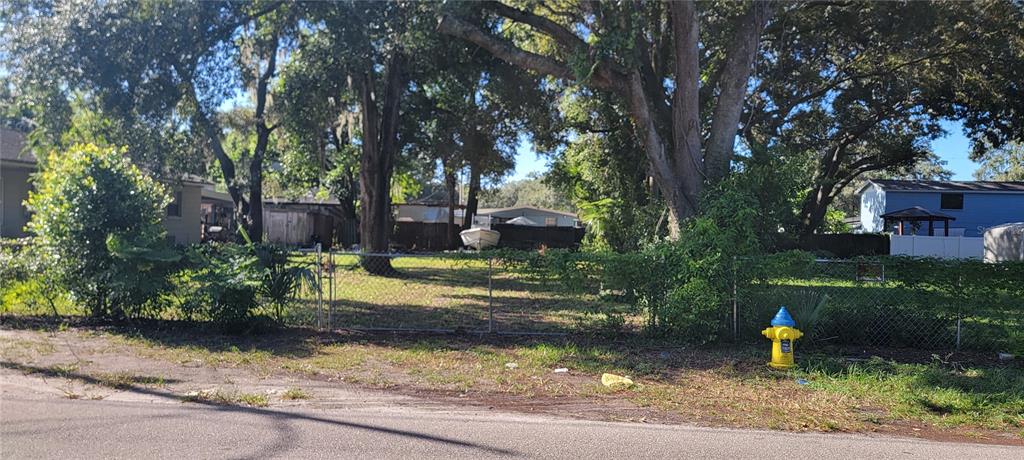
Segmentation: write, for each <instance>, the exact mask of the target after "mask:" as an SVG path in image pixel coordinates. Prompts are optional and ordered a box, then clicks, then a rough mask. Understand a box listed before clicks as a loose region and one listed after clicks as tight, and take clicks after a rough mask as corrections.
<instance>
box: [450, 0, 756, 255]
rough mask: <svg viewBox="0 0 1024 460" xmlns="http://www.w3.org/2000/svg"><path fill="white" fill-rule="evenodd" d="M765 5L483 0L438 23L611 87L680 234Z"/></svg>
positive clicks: (737, 103)
mask: <svg viewBox="0 0 1024 460" xmlns="http://www.w3.org/2000/svg"><path fill="white" fill-rule="evenodd" d="M563 5H564V6H563ZM774 9H775V7H774V6H773V5H772V4H770V3H766V2H757V3H740V4H716V5H715V7H714V8H709V7H708V5H707V4H698V3H691V2H671V3H656V2H617V3H609V2H569V3H566V4H561V3H560V4H558V6H557V7H555V6H548V5H546V4H543V3H534V2H528V3H526V4H525V5H524V7H522V8H520V7H513V6H510V5H507V4H504V3H501V2H484V3H481V4H472V5H470V6H469V7H466V6H465V5H460V7H459V8H456V10H457V11H451V12H449V13H447V14H444V15H442V16H441V18H440V20H439V23H438V30H439V31H441V32H442V33H444V34H448V35H451V36H455V37H459V38H462V39H464V40H467V41H470V42H472V43H474V44H476V45H478V46H480V47H481V48H483V49H484V50H486V51H488V52H490V53H492V54H493V55H495V56H497V57H499V58H501V59H504V60H506V61H508V62H510V63H512V64H514V65H517V66H519V67H521V68H523V69H526V70H529V71H533V72H537V73H539V74H542V75H546V76H550V77H551V78H553V79H554V80H556V82H557V83H561V84H569V85H580V86H582V87H584V88H587V90H589V91H602V92H608V93H611V94H614V95H616V96H617V97H619V98H621V99H622V100H623V101H624V103H625V106H626V107H627V110H628V113H629V116H630V118H631V119H632V122H633V128H634V129H635V130H636V133H637V138H638V139H640V140H641V143H642V145H643V148H644V153H645V156H646V160H647V163H648V165H649V167H650V173H651V175H652V176H653V178H654V181H655V183H656V184H657V188H658V191H659V192H660V193H661V195H662V196H663V198H664V200H665V202H666V203H667V205H668V209H669V218H670V230H671V232H670V233H671V235H672V236H673V237H678V234H679V228H680V222H681V220H682V219H685V218H687V217H690V216H693V215H694V214H695V213H697V211H698V200H699V197H700V193H701V191H702V190H703V188H704V186H705V184H707V183H711V184H713V183H716V182H718V181H720V180H721V179H722V178H723V177H724V176H725V175H726V174H727V172H728V170H729V165H730V162H731V160H732V158H733V155H734V146H735V139H736V134H737V128H738V126H739V121H740V115H741V113H742V110H743V102H744V100H745V96H746V91H747V83H748V80H749V77H750V74H751V69H752V67H753V62H754V56H755V54H756V51H757V48H758V44H759V42H760V37H761V33H762V30H763V29H764V27H765V26H766V24H767V23H768V21H769V19H770V18H771V16H772V14H773V11H774ZM712 24H713V25H714V26H713V27H710V25H712ZM705 28H706V29H705Z"/></svg>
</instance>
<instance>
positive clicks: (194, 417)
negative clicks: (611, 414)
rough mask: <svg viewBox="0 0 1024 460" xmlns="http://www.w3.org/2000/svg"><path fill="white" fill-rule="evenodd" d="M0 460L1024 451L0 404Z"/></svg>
mask: <svg viewBox="0 0 1024 460" xmlns="http://www.w3.org/2000/svg"><path fill="white" fill-rule="evenodd" d="M0 422H2V423H0V456H2V457H3V458H10V459H29V458H190V459H191V458H490V457H536V458H603V459H634V458H729V459H736V458H786V459H798V458H814V459H822V458H916V459H939V458H985V459H986V460H994V459H1002V458H1006V459H1010V458H1013V459H1020V458H1024V449H1021V448H1014V447H1001V446H986V445H973V444H953V443H938V442H927V441H919V440H911V439H897V438H887V437H868V436H852V435H835V434H792V433H777V432H766V431H751V430H733V429H711V428H695V427H685V426H664V425H644V424H626V423H605V422H589V421H578V420H565V419H559V418H552V417H534V416H526V415H515V414H504V413H491V412H480V411H471V410H467V411H461V410H436V409H430V410H427V409H417V408H409V407H388V406H382V407H376V408H374V407H364V408H356V409H351V408H348V409H338V408H333V409H332V408H320V409H318V408H313V407H288V408H275V407H271V408H249V407H238V406H212V405H201V404H195V403H178V402H167V403H154V402H139V401H107V400H101V401H88V400H69V399H55V398H52V397H51V398H32V397H24V398H22V397H19V396H15V395H12V394H11V393H7V394H6V395H5V396H4V398H3V400H0Z"/></svg>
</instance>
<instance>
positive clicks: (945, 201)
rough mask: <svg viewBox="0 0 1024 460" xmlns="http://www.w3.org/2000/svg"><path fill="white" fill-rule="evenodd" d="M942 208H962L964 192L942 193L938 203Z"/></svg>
mask: <svg viewBox="0 0 1024 460" xmlns="http://www.w3.org/2000/svg"><path fill="white" fill-rule="evenodd" d="M939 207H940V208H942V209H963V208H964V194H963V193H943V194H942V200H941V204H940V205H939Z"/></svg>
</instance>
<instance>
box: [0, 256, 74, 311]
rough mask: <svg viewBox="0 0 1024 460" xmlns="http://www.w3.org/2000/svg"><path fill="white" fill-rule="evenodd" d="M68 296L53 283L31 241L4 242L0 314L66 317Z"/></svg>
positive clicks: (0, 261)
mask: <svg viewBox="0 0 1024 460" xmlns="http://www.w3.org/2000/svg"><path fill="white" fill-rule="evenodd" d="M71 310H72V304H71V303H70V301H69V299H68V296H67V292H66V291H64V290H63V289H61V287H60V285H59V284H58V283H56V282H54V281H53V279H51V277H50V276H49V274H48V273H47V271H46V270H45V266H44V265H43V264H42V263H41V258H40V257H39V255H38V250H37V249H36V247H35V246H33V245H32V239H31V238H23V239H20V240H0V312H5V313H7V312H19V313H28V314H47V315H49V314H65V313H69V312H71Z"/></svg>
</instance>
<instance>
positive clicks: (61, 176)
mask: <svg viewBox="0 0 1024 460" xmlns="http://www.w3.org/2000/svg"><path fill="white" fill-rule="evenodd" d="M167 203H168V196H167V194H166V193H165V191H164V188H163V187H162V186H161V185H160V184H159V183H157V182H156V181H154V180H152V179H151V178H149V177H147V176H146V175H145V174H143V173H142V171H140V170H139V169H138V168H137V167H135V166H134V165H132V164H131V162H130V161H129V160H128V159H127V157H126V156H124V155H123V154H121V153H119V152H117V151H116V150H113V149H101V148H98V147H96V146H93V145H75V146H73V147H71V149H70V150H68V151H67V152H63V153H59V154H58V153H56V152H54V153H52V154H51V155H50V157H49V159H48V160H47V162H46V168H45V169H44V170H43V171H42V172H41V174H40V175H39V176H38V177H37V179H36V191H34V192H32V193H30V194H29V199H28V204H29V207H30V208H31V209H32V210H33V211H34V214H33V215H32V219H31V221H30V222H29V229H30V230H31V231H32V232H33V233H34V234H35V235H36V241H35V243H36V245H37V246H38V248H39V250H40V253H41V256H42V257H43V259H44V261H45V262H46V264H47V269H48V271H49V272H50V273H51V274H52V275H53V276H54V278H55V281H57V282H58V283H60V284H61V285H62V286H64V287H66V288H67V290H68V292H70V294H71V295H72V297H73V299H74V300H75V301H77V302H79V303H80V304H82V305H83V307H85V308H86V309H87V310H88V311H89V313H90V314H92V315H93V316H102V317H134V316H142V315H155V314H157V313H158V312H159V309H160V308H161V305H160V302H159V300H160V296H161V294H162V293H163V292H165V290H166V289H167V287H168V283H167V276H168V274H170V273H171V271H172V270H173V268H174V264H173V262H174V261H175V260H177V258H178V255H177V254H176V253H175V252H174V251H173V250H171V249H169V248H167V247H166V242H165V241H166V240H165V232H164V227H163V225H162V224H161V217H162V214H163V212H164V207H165V206H166V205H167Z"/></svg>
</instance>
